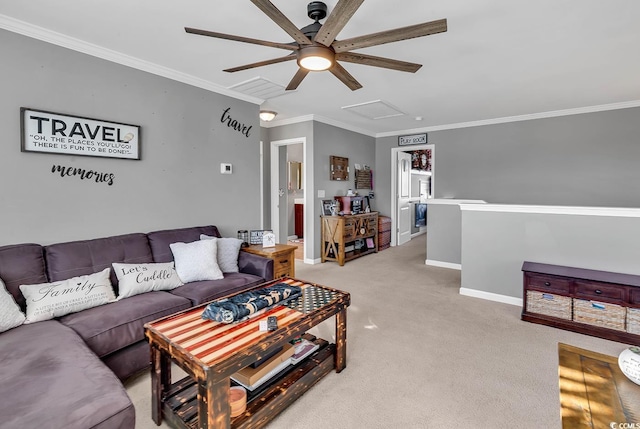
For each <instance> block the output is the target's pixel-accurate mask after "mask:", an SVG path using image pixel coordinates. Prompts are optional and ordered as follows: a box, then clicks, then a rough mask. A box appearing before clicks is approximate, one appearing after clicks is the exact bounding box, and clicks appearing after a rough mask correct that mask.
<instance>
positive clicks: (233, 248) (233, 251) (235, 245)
mask: <svg viewBox="0 0 640 429" xmlns="http://www.w3.org/2000/svg"><path fill="white" fill-rule="evenodd" d="M200 240H215V241H216V242H217V244H218V266H219V267H220V269H221V270H222V272H223V273H237V272H238V271H240V269H239V268H238V254H239V253H240V246H242V240H238V239H237V238H218V237H211V236H210V235H205V234H200Z"/></svg>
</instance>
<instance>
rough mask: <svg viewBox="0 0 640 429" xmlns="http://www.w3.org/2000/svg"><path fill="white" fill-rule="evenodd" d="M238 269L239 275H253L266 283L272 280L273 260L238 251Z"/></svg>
mask: <svg viewBox="0 0 640 429" xmlns="http://www.w3.org/2000/svg"><path fill="white" fill-rule="evenodd" d="M238 268H239V269H240V272H241V273H246V274H253V275H255V276H259V277H262V278H263V279H265V280H266V281H269V280H273V259H271V258H265V257H264V256H260V255H255V254H253V253H248V252H243V251H240V254H239V255H238Z"/></svg>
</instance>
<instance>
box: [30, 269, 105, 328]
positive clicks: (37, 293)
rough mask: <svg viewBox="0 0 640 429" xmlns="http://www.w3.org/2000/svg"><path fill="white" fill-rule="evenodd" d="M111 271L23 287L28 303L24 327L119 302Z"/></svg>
mask: <svg viewBox="0 0 640 429" xmlns="http://www.w3.org/2000/svg"><path fill="white" fill-rule="evenodd" d="M110 272H111V268H105V269H104V270H102V271H100V272H98V273H94V274H89V275H86V276H79V277H73V278H70V279H68V280H63V281H59V282H53V283H40V284H35V285H20V291H21V292H22V295H23V296H24V297H25V299H26V301H27V319H26V320H25V322H24V323H25V324H27V323H33V322H40V321H42V320H49V319H53V318H54V317H60V316H64V315H65V314H70V313H76V312H78V311H82V310H86V309H88V308H93V307H97V306H99V305H103V304H106V303H108V302H111V301H113V300H115V299H116V296H115V294H114V293H113V287H112V286H111V280H109V273H110Z"/></svg>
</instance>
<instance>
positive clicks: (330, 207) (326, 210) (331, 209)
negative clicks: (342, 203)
mask: <svg viewBox="0 0 640 429" xmlns="http://www.w3.org/2000/svg"><path fill="white" fill-rule="evenodd" d="M322 215H323V216H335V215H336V206H335V204H334V203H333V200H322Z"/></svg>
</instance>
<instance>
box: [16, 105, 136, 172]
mask: <svg viewBox="0 0 640 429" xmlns="http://www.w3.org/2000/svg"><path fill="white" fill-rule="evenodd" d="M20 125H21V127H20V128H21V132H22V151H23V152H46V153H55V154H62V155H81V156H99V157H105V158H120V159H136V160H139V159H140V127H139V126H138V125H130V124H121V123H118V122H111V121H104V120H100V119H92V118H85V117H81V116H70V115H63V114H59V113H53V112H46V111H44V110H35V109H30V108H27V107H22V108H20Z"/></svg>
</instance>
